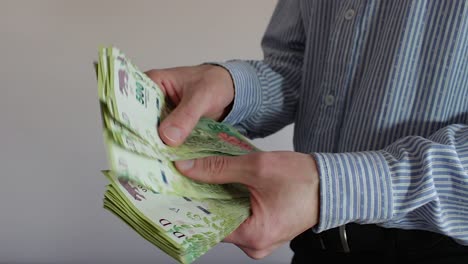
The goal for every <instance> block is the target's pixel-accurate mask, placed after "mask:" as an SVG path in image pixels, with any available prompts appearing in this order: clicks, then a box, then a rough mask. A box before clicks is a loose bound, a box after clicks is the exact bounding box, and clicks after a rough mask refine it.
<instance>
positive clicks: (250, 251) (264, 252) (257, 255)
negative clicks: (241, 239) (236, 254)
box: [238, 243, 283, 260]
mask: <svg viewBox="0 0 468 264" xmlns="http://www.w3.org/2000/svg"><path fill="white" fill-rule="evenodd" d="M282 244H283V243H277V244H274V245H272V246H270V247H268V248H265V249H254V248H249V247H244V246H238V247H239V248H240V249H241V250H242V251H244V253H245V254H247V256H249V257H251V258H253V259H257V260H258V259H262V258H265V257H266V256H268V255H270V254H271V253H273V251H275V250H276V249H278V248H279V247H280V246H281V245H282Z"/></svg>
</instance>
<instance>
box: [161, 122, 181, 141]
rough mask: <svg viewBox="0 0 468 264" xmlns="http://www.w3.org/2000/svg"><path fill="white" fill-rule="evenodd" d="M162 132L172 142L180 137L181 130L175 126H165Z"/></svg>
mask: <svg viewBox="0 0 468 264" xmlns="http://www.w3.org/2000/svg"><path fill="white" fill-rule="evenodd" d="M163 133H164V135H165V136H166V137H167V138H168V139H169V140H170V141H172V142H179V141H180V139H181V138H182V131H181V130H180V129H179V128H177V127H173V126H170V127H166V128H165V129H164V130H163Z"/></svg>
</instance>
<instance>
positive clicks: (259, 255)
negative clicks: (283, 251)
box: [247, 250, 270, 260]
mask: <svg viewBox="0 0 468 264" xmlns="http://www.w3.org/2000/svg"><path fill="white" fill-rule="evenodd" d="M269 254H270V252H268V251H267V250H253V251H251V252H249V254H247V255H248V256H249V257H250V258H252V259H255V260H260V259H263V258H265V257H266V256H268V255H269Z"/></svg>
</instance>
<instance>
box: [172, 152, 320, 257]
mask: <svg viewBox="0 0 468 264" xmlns="http://www.w3.org/2000/svg"><path fill="white" fill-rule="evenodd" d="M176 166H177V168H178V169H179V171H180V172H181V173H183V174H184V175H186V176H188V177H190V178H192V179H194V180H196V181H201V182H206V183H214V184H225V183H240V184H243V185H245V186H246V187H247V188H248V189H249V191H250V204H251V215H250V217H249V218H248V219H246V220H245V221H244V222H243V223H242V224H241V225H240V226H239V227H238V228H237V229H236V230H235V231H234V232H233V233H231V234H230V235H229V236H228V237H226V238H225V239H224V240H223V241H224V242H228V243H233V244H235V245H237V246H238V247H239V248H240V249H242V250H243V251H244V252H245V253H246V254H247V255H248V256H249V257H251V258H254V259H260V258H263V257H265V256H267V255H269V254H270V253H272V252H273V251H274V250H275V249H276V248H278V247H280V246H281V245H282V244H284V243H286V242H288V241H290V240H292V239H293V238H294V237H296V236H297V235H299V234H300V233H302V232H304V231H305V230H307V229H309V228H311V227H313V226H315V225H316V224H317V222H318V218H319V176H318V172H317V165H316V163H315V160H314V158H313V157H312V155H308V154H302V153H298V152H290V151H275V152H256V153H252V154H248V155H242V156H235V157H228V156H214V157H208V158H202V159H196V160H189V161H177V162H176Z"/></svg>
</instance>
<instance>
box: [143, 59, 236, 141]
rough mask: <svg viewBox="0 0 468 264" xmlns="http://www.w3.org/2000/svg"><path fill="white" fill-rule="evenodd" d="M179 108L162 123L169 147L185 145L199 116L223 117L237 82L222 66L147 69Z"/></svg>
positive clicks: (163, 133) (162, 132)
mask: <svg viewBox="0 0 468 264" xmlns="http://www.w3.org/2000/svg"><path fill="white" fill-rule="evenodd" d="M146 74H147V75H148V77H149V78H151V79H152V80H153V81H154V82H155V83H156V84H158V86H159V87H160V88H161V89H162V90H163V92H164V94H165V95H166V97H168V98H169V99H170V100H171V101H172V102H173V103H174V104H175V105H176V108H175V109H174V110H173V111H172V112H171V113H170V114H169V115H168V116H167V117H166V118H165V119H164V120H163V122H162V123H161V125H160V126H159V134H160V136H161V138H162V140H163V141H164V142H165V143H166V144H168V145H170V146H178V145H180V144H182V143H183V142H184V140H185V138H186V137H187V136H188V135H189V134H190V132H191V131H192V129H193V128H194V127H195V125H196V124H197V123H198V120H199V119H200V117H202V116H204V117H209V118H213V119H215V120H218V121H219V120H220V119H222V118H224V117H225V115H226V114H227V113H228V112H229V110H230V105H231V103H232V102H233V100H234V84H233V82H232V79H231V76H230V74H229V72H228V71H227V70H226V69H224V68H223V67H221V66H216V65H210V64H202V65H197V66H188V67H176V68H167V69H160V70H159V69H158V70H150V71H147V72H146Z"/></svg>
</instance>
